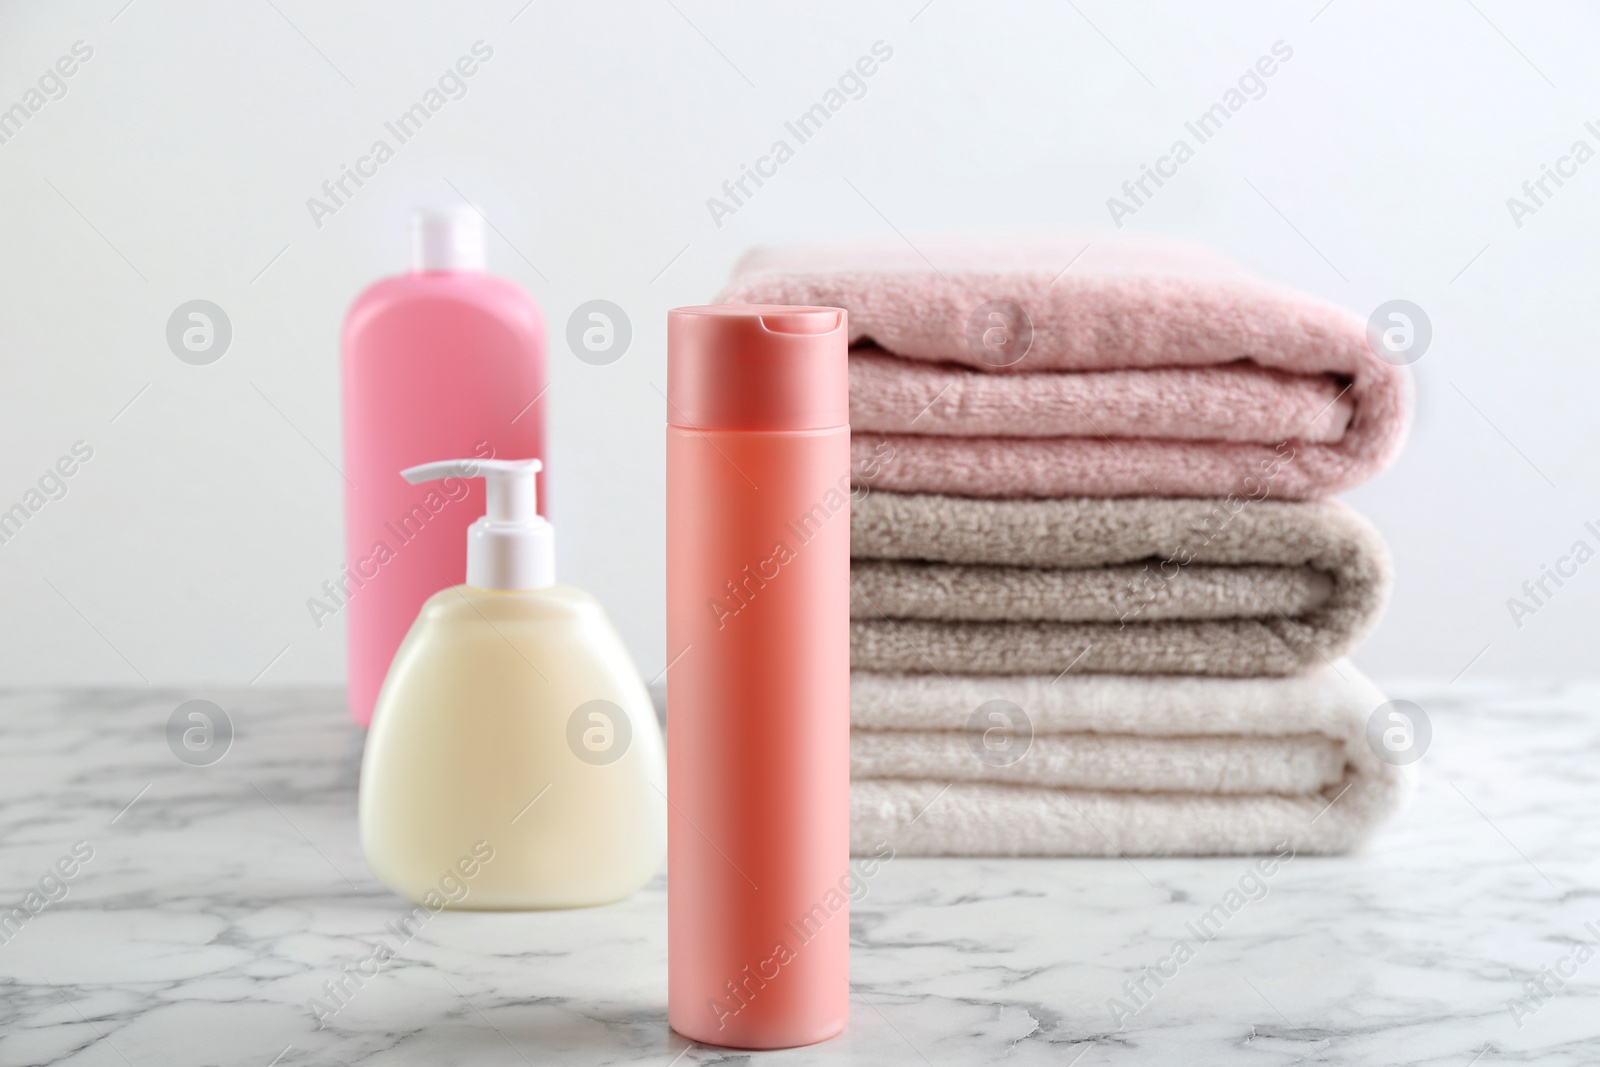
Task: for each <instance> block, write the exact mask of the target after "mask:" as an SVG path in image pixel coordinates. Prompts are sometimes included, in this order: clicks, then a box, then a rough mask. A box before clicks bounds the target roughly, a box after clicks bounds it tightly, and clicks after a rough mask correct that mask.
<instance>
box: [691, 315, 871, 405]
mask: <svg viewBox="0 0 1600 1067" xmlns="http://www.w3.org/2000/svg"><path fill="white" fill-rule="evenodd" d="M848 335H849V330H848V328H847V320H846V315H845V312H844V311H843V310H842V309H841V308H820V307H790V306H785V305H782V304H721V305H708V306H705V307H687V308H675V309H674V310H672V311H669V312H668V313H667V421H668V422H669V423H671V424H672V425H674V426H683V427H687V428H690V429H697V430H824V429H830V428H833V427H836V426H845V425H848V424H849V422H850V373H849V363H848V358H847V355H846V353H847V351H848V348H849V345H848V340H847V338H848Z"/></svg>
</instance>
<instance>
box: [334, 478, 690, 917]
mask: <svg viewBox="0 0 1600 1067" xmlns="http://www.w3.org/2000/svg"><path fill="white" fill-rule="evenodd" d="M539 466H540V464H539V461H538V460H470V459H469V460H454V461H448V462H444V463H431V464H427V465H424V466H420V467H413V468H411V469H409V470H407V471H405V472H404V473H405V477H406V479H407V480H408V481H411V482H424V481H429V480H433V479H442V481H441V483H440V486H439V489H441V490H443V491H445V492H449V491H451V483H452V482H456V481H459V480H460V479H463V478H474V477H483V478H485V479H486V480H487V492H486V496H487V498H488V513H487V514H485V515H484V516H483V517H482V518H480V519H478V520H477V521H476V522H474V523H473V524H472V527H471V529H470V530H469V531H468V534H467V540H468V545H467V568H466V573H467V581H466V584H465V585H458V586H454V587H452V588H449V589H445V590H443V591H441V592H438V593H435V594H434V595H433V596H431V597H429V598H428V601H427V603H425V604H423V606H422V611H421V613H420V614H419V615H418V616H417V621H416V624H415V625H413V626H412V627H411V632H410V633H408V634H407V635H406V638H405V641H404V642H402V643H401V645H400V650H399V651H398V652H396V653H395V656H394V662H393V664H392V665H391V666H390V668H389V676H388V678H387V679H386V680H385V681H384V684H383V690H382V692H381V694H380V695H379V697H378V705H377V712H376V714H375V715H374V716H373V720H372V729H371V732H370V733H369V734H368V736H367V746H366V752H365V755H364V758H363V760H362V764H361V798H360V820H361V845H362V849H363V850H364V851H365V853H366V856H367V863H368V864H369V865H370V866H371V868H372V872H373V873H374V874H376V875H377V876H378V879H379V881H381V882H383V883H384V884H385V885H387V886H389V887H390V888H391V889H393V890H394V891H395V892H397V893H400V894H401V895H403V896H405V897H407V898H409V899H410V900H412V901H416V902H418V903H422V904H425V905H428V906H430V907H434V905H435V904H438V905H439V906H450V907H457V908H570V907H581V906H586V905H591V904H605V903H608V902H610V901H614V900H620V899H621V898H623V897H625V896H627V895H628V894H630V893H632V892H633V891H634V890H636V889H638V888H639V887H640V886H642V885H643V884H644V883H645V882H647V881H649V879H650V878H651V876H652V875H654V874H655V872H656V871H657V870H659V869H660V866H661V859H662V856H663V854H664V853H665V851H666V807H667V803H666V793H665V786H666V782H665V779H666V765H665V760H664V758H663V754H662V746H661V728H660V726H659V725H658V724H657V722H656V717H655V709H654V708H653V707H652V705H651V703H650V695H649V693H648V692H647V691H646V690H645V687H644V683H643V682H642V681H641V680H640V678H639V674H638V672H637V671H636V670H635V669H634V666H633V663H632V661H631V660H630V659H629V658H628V653H627V651H626V649H624V648H623V645H622V639H621V638H620V637H618V635H617V632H616V630H615V629H613V628H612V626H611V622H610V620H608V619H607V618H606V615H605V612H604V611H603V610H602V609H601V607H600V605H599V604H598V603H597V602H596V601H595V600H594V598H593V597H591V596H589V595H588V594H587V593H583V592H581V591H579V590H577V589H574V588H572V587H571V586H567V585H557V584H555V573H554V572H555V567H554V556H553V538H552V531H551V527H550V524H549V523H548V522H546V521H545V520H544V519H542V518H540V517H539V515H538V514H537V512H536V509H535V495H534V472H535V471H537V470H539ZM485 856H488V857H490V858H489V859H488V860H487V861H485V860H484V857H485ZM469 871H470V872H471V873H470V874H469V873H468V872H469ZM430 894H432V895H433V899H432V900H431V901H430V899H429V897H430ZM441 898H442V903H441ZM435 910H437V908H436V907H435Z"/></svg>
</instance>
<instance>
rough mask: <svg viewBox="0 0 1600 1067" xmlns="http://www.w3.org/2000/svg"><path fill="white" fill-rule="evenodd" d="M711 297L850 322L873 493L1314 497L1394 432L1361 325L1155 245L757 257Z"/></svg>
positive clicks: (866, 250) (1391, 397) (930, 245)
mask: <svg viewBox="0 0 1600 1067" xmlns="http://www.w3.org/2000/svg"><path fill="white" fill-rule="evenodd" d="M924 257H926V258H924ZM719 301H720V302H724V303H778V304H821V305H826V306H832V307H842V308H845V309H846V310H847V311H849V313H850V336H851V340H852V342H853V343H855V344H857V345H858V346H859V348H860V350H859V351H858V352H857V354H856V356H855V359H854V365H853V368H852V407H853V412H852V428H853V429H854V431H855V434H854V436H853V439H852V448H853V451H854V453H855V455H854V459H855V460H856V461H857V462H858V464H859V463H860V462H862V461H863V460H865V459H867V458H868V457H870V456H871V455H873V454H874V453H875V452H876V450H877V449H878V448H879V447H880V446H881V445H884V444H888V445H890V446H892V447H893V449H894V451H895V454H896V459H895V462H893V463H892V464H887V465H885V466H884V468H883V470H882V472H881V475H880V476H879V477H877V478H875V479H874V480H873V482H872V485H873V487H874V488H877V489H889V490H896V491H905V492H941V493H956V494H963V495H970V496H984V497H1039V496H1045V497H1048V496H1144V495H1155V496H1226V495H1228V494H1229V493H1250V492H1253V491H1254V490H1252V489H1251V488H1250V487H1249V485H1248V484H1247V483H1249V482H1250V481H1251V480H1252V479H1259V478H1260V477H1261V472H1262V471H1263V470H1264V469H1266V468H1269V467H1270V468H1271V469H1272V471H1273V476H1272V478H1271V479H1270V481H1271V494H1272V495H1273V496H1274V497H1278V498H1285V499H1309V498H1317V497H1322V496H1326V495H1329V494H1331V493H1336V492H1339V491H1341V490H1344V489H1348V488H1350V487H1352V486H1355V485H1358V484H1360V483H1361V482H1363V481H1366V480H1367V479H1369V478H1371V477H1372V476H1373V475H1374V474H1376V473H1378V472H1379V471H1380V470H1382V469H1383V468H1384V467H1385V466H1387V465H1388V463H1389V462H1390V461H1391V460H1392V459H1393V457H1394V455H1395V454H1396V453H1397V452H1398V451H1399V448H1400V446H1401V444H1402V443H1403V441H1404V438H1405V434H1406V430H1407V427H1408V425H1409V421H1410V413H1411V402H1412V401H1411V381H1410V377H1409V376H1408V375H1407V373H1406V372H1405V371H1404V370H1402V369H1401V368H1399V367H1396V366H1393V365H1391V364H1390V363H1387V362H1385V361H1384V360H1383V359H1381V358H1379V357H1378V356H1377V355H1376V354H1375V353H1374V352H1373V350H1372V348H1371V347H1370V346H1369V344H1368V342H1367V337H1366V326H1365V323H1364V322H1362V320H1361V319H1360V318H1358V317H1357V316H1355V315H1353V314H1351V313H1350V312H1348V311H1346V310H1344V309H1341V308H1338V307H1336V306H1334V305H1332V304H1329V303H1326V302H1324V301H1322V300H1319V299H1317V298H1315V297H1312V296H1309V295H1306V294H1304V293H1300V292H1297V291H1295V290H1292V289H1289V288H1286V287H1283V286H1280V285H1276V284H1273V283H1270V282H1266V281H1263V280H1261V279H1259V278H1256V277H1254V276H1252V275H1251V274H1249V273H1248V272H1246V271H1245V270H1244V269H1243V268H1241V267H1239V266H1238V265H1236V264H1234V263H1232V262H1230V261H1229V260H1227V259H1226V258H1225V257H1222V256H1220V255H1218V254H1216V253H1213V252H1210V251H1207V250H1205V249H1200V248H1196V247H1193V246H1188V245H1183V244H1179V243H1175V242H1170V241H1163V240H1153V239H1143V238H1132V237H1122V236H1118V237H1114V238H1113V237H1104V236H1074V235H1058V236H1048V235H1044V236H1041V235H1032V236H1023V237H988V238H937V237H933V238H923V239H919V240H918V241H917V242H916V248H915V249H914V250H913V249H911V248H908V247H906V245H905V244H904V242H899V241H896V242H886V241H882V240H868V241H856V242H844V243H838V244H820V245H809V246H800V247H793V248H768V249H757V250H755V251H753V252H751V253H750V254H748V255H747V256H746V257H745V258H744V259H743V260H742V261H741V262H740V264H739V265H738V267H736V268H735V271H734V275H733V278H732V280H731V281H730V283H729V285H728V287H727V288H726V289H725V290H724V292H723V293H722V294H721V296H720V297H719ZM996 309H998V312H997V310H996ZM997 313H998V314H999V315H1000V318H998V319H997V318H995V316H996V314H997ZM996 322H998V323H1001V324H1003V329H1001V331H1000V332H999V334H998V335H999V336H1002V337H1004V338H1006V339H1007V341H1006V343H1005V344H1004V345H1002V346H1000V347H999V348H996V347H995V346H993V345H991V344H990V343H989V342H988V341H987V340H986V339H987V338H989V337H991V336H995V335H996V331H995V329H994V328H993V326H992V325H990V324H992V323H996Z"/></svg>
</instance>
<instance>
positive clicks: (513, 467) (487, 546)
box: [400, 459, 556, 589]
mask: <svg viewBox="0 0 1600 1067" xmlns="http://www.w3.org/2000/svg"><path fill="white" fill-rule="evenodd" d="M543 469H544V464H542V463H540V462H539V461H538V460H536V459H446V460H441V461H439V462H437V463H424V464H422V465H420V466H417V467H407V468H406V469H405V470H403V471H401V472H400V475H401V477H403V478H405V480H406V481H408V482H410V483H411V484H412V485H416V484H418V483H420V482H431V481H433V480H435V479H437V478H482V479H483V480H484V487H485V491H486V495H487V497H488V504H487V509H486V514H484V515H483V516H482V517H481V518H479V519H478V520H477V521H476V522H474V523H473V524H472V526H471V527H470V528H468V530H467V584H468V585H473V586H477V587H478V588H479V589H542V588H544V587H545V586H547V585H553V584H555V580H556V567H555V530H554V529H553V528H552V527H551V525H550V524H549V523H548V522H546V521H545V520H544V519H543V518H541V517H540V516H539V511H538V495H537V494H538V490H537V489H536V487H535V481H534V476H535V475H537V474H538V473H539V471H541V470H543Z"/></svg>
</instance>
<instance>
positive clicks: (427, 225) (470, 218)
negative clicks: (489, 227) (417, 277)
mask: <svg viewBox="0 0 1600 1067" xmlns="http://www.w3.org/2000/svg"><path fill="white" fill-rule="evenodd" d="M485 262H486V261H485V257H484V237H483V216H481V215H479V214H478V213H477V212H476V211H474V210H473V209H472V208H470V207H465V206H462V207H440V208H423V209H422V210H420V211H417V212H414V213H413V214H412V216H411V269H412V270H415V271H430V270H433V271H437V270H444V271H482V270H483V269H484V264H485Z"/></svg>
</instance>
